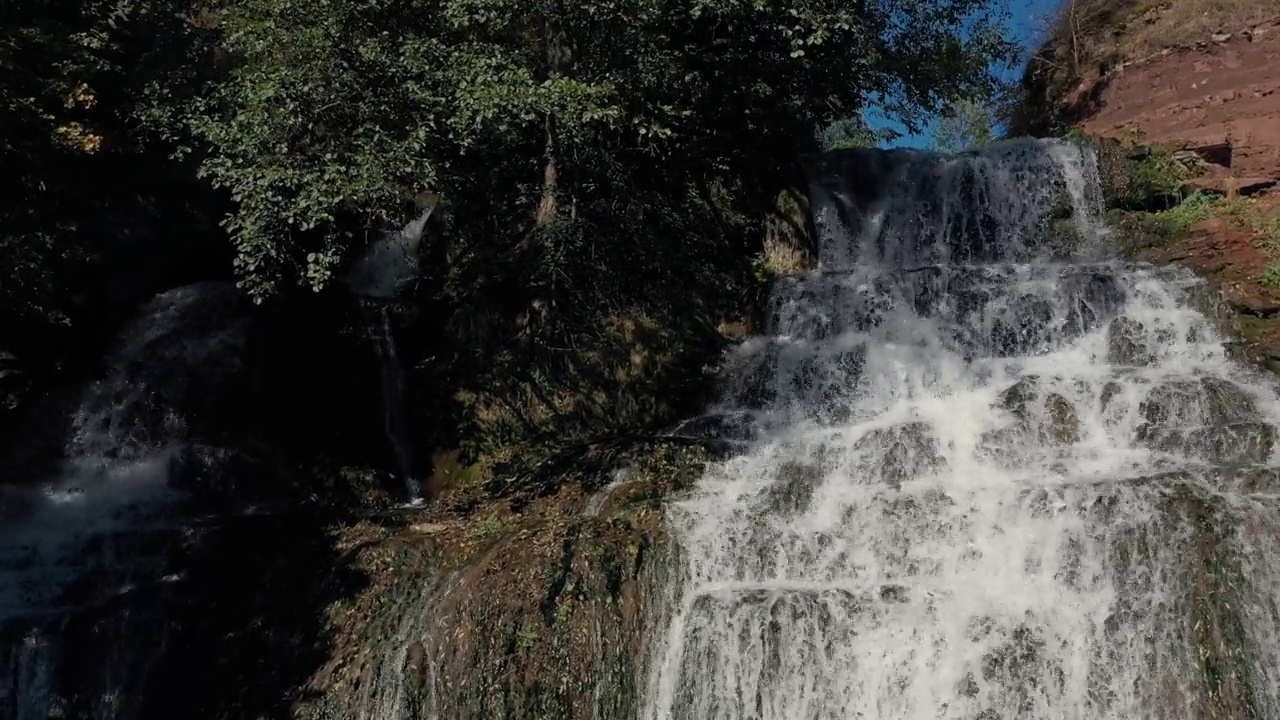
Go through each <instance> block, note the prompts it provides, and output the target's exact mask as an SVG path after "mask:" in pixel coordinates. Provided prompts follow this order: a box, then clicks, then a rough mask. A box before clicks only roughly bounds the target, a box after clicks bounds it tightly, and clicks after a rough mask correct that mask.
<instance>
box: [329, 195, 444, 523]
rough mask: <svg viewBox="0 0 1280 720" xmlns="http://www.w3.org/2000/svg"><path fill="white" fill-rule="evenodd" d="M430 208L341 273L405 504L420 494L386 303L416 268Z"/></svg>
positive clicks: (386, 235) (387, 235) (385, 236)
mask: <svg viewBox="0 0 1280 720" xmlns="http://www.w3.org/2000/svg"><path fill="white" fill-rule="evenodd" d="M433 209H434V207H433V208H432V209H428V210H426V211H425V212H423V214H422V215H421V216H419V217H418V218H417V219H416V220H414V221H413V222H411V223H409V224H408V225H407V226H405V227H404V228H403V229H402V230H400V231H399V232H388V233H383V234H382V235H381V236H380V237H379V238H378V239H377V240H375V241H374V242H373V243H372V244H370V246H369V248H368V249H367V250H366V251H365V254H364V255H363V256H362V257H361V258H360V259H359V260H358V261H357V262H356V263H355V264H354V265H353V266H352V268H351V270H350V271H349V272H348V273H347V276H346V282H347V286H348V287H350V288H351V291H352V292H354V293H355V294H356V295H358V296H359V297H360V298H362V300H361V305H362V307H363V309H364V312H365V316H366V318H365V323H366V326H367V328H368V332H369V335H370V338H371V339H372V341H373V345H374V351H375V353H376V354H377V357H378V370H379V373H380V380H381V385H382V413H383V427H384V429H385V431H386V434H387V441H388V442H389V443H390V444H391V448H392V450H393V451H394V452H395V456H396V463H397V465H398V469H399V471H400V480H401V482H403V483H404V484H405V491H406V493H407V494H408V499H409V501H410V503H415V502H418V501H419V500H420V499H421V497H420V496H421V492H422V491H421V487H420V483H419V482H418V480H417V478H416V476H415V474H414V468H413V453H412V451H411V449H410V447H411V446H410V443H409V425H408V418H407V415H408V413H407V412H406V410H405V381H404V368H403V367H402V366H401V364H400V358H399V352H398V351H397V349H396V339H395V333H394V331H393V328H392V324H391V311H390V307H389V305H388V304H389V303H390V302H391V301H393V300H394V299H395V298H396V296H398V295H399V294H400V293H401V292H403V291H404V289H405V286H406V285H408V284H409V283H410V282H412V281H413V279H414V278H415V277H416V275H417V272H418V249H419V246H420V245H421V243H422V236H423V233H424V232H425V231H426V227H427V222H428V221H429V220H430V219H431V214H432V210H433Z"/></svg>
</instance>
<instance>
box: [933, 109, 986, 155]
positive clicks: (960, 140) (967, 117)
mask: <svg viewBox="0 0 1280 720" xmlns="http://www.w3.org/2000/svg"><path fill="white" fill-rule="evenodd" d="M995 139H996V137H995V129H994V122H993V119H992V113H991V111H990V110H989V109H988V108H987V107H986V105H984V104H983V103H981V102H978V101H976V100H971V99H960V100H957V101H955V102H953V103H951V104H950V105H949V106H948V108H947V110H946V112H944V113H943V115H942V117H941V119H939V120H938V125H937V127H936V128H934V131H933V145H934V148H935V149H936V150H938V151H939V152H943V153H956V152H960V151H961V150H968V149H970V148H979V147H984V146H986V145H990V144H991V143H992V142H994V141H995Z"/></svg>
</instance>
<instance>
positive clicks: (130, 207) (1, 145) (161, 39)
mask: <svg viewBox="0 0 1280 720" xmlns="http://www.w3.org/2000/svg"><path fill="white" fill-rule="evenodd" d="M188 7H189V3H185V2H177V1H176V0H91V1H87V2H70V1H69V0H39V1H37V0H11V1H10V2H5V3H3V4H0V129H2V130H3V132H2V133H0V183H3V194H4V198H5V202H4V204H3V206H0V262H3V264H4V267H5V272H6V280H5V281H4V282H3V283H0V351H6V352H12V353H14V354H15V355H16V357H17V358H18V361H19V362H20V363H22V364H24V365H26V366H28V367H35V368H40V369H41V370H44V369H46V368H48V367H50V366H52V365H54V364H55V362H54V361H55V359H57V353H58V350H59V349H60V348H59V346H61V345H64V344H65V343H66V342H68V337H69V336H70V335H71V334H77V335H78V334H80V333H81V331H82V330H83V328H81V327H79V326H80V325H85V324H88V323H85V322H82V321H83V320H84V317H83V316H85V315H92V314H94V313H100V312H102V308H101V304H100V303H94V302H93V300H92V299H91V296H92V294H91V290H92V289H93V288H94V287H96V286H100V285H101V268H100V267H97V266H96V262H97V260H98V259H99V256H100V255H101V253H102V251H103V250H104V248H105V246H106V245H107V244H109V242H110V239H111V236H112V235H113V234H114V233H116V232H119V234H120V235H122V236H123V235H125V234H132V235H135V236H136V235H139V234H143V233H145V231H146V230H147V228H148V227H149V226H150V225H153V224H154V221H153V218H154V217H155V215H156V213H155V212H154V208H155V207H156V206H164V207H167V208H168V210H169V213H170V214H171V215H172V216H177V215H180V214H181V212H180V211H179V210H178V208H177V206H178V205H179V204H180V203H179V202H176V201H175V200H176V198H175V197H174V195H175V193H174V189H175V187H176V186H181V184H182V183H181V182H174V180H173V178H172V172H171V171H173V170H174V168H173V167H172V166H171V164H170V163H169V162H168V160H167V158H166V156H167V154H168V150H167V149H166V148H163V147H159V146H156V145H154V144H152V143H151V141H150V139H148V138H146V137H144V134H143V133H141V132H140V118H141V115H142V114H143V108H144V106H145V105H146V104H147V103H146V98H147V97H148V96H149V94H150V93H153V92H154V93H156V95H157V96H160V95H165V96H167V97H168V98H170V100H177V99H179V98H181V97H183V95H182V92H181V90H180V88H181V87H183V86H186V85H188V84H189V83H188V81H189V80H190V79H191V78H192V77H193V76H194V75H195V74H196V73H198V72H199V68H200V67H201V63H200V62H197V61H196V58H195V53H196V52H197V51H198V48H199V47H200V44H199V43H198V42H196V39H195V38H196V28H194V27H193V26H192V25H191V24H190V23H189V22H188V19H187V10H188ZM166 104H169V103H166ZM178 172H179V173H181V172H183V171H182V170H181V169H179V170H178ZM186 174H187V175H188V176H190V175H191V173H190V172H189V171H188V172H187V173H186ZM160 196H166V200H168V202H157V198H158V197H160ZM143 218H146V219H143ZM126 225H127V226H128V227H127V229H126V227H125V226H126ZM95 275H96V278H93V279H91V276H95ZM61 349H63V350H65V349H66V348H65V347H63V348H61Z"/></svg>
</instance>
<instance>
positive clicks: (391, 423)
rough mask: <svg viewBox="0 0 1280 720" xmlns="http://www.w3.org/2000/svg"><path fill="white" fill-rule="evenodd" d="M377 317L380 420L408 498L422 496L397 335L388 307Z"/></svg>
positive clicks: (374, 322) (375, 337)
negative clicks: (410, 430) (380, 389)
mask: <svg viewBox="0 0 1280 720" xmlns="http://www.w3.org/2000/svg"><path fill="white" fill-rule="evenodd" d="M376 312H377V319H374V320H371V321H370V322H369V327H370V333H371V334H372V336H373V344H374V349H375V350H376V352H377V355H378V369H379V374H380V376H381V379H382V422H383V428H384V429H385V432H386V434H387V439H388V440H389V441H390V442H391V448H392V449H393V450H394V451H395V455H396V462H397V464H398V465H399V470H400V479H401V480H402V481H403V482H404V484H405V492H406V493H407V494H408V498H409V501H410V502H415V501H418V500H420V499H421V497H422V488H421V487H420V485H419V483H418V481H417V479H416V477H415V476H414V472H413V451H412V449H411V447H410V445H409V423H408V420H407V413H406V408H405V381H404V368H403V367H402V366H401V364H400V357H399V354H398V352H397V350H396V338H395V334H394V332H393V331H392V327H391V311H390V309H389V308H388V307H387V306H386V305H381V306H378V307H377V309H376Z"/></svg>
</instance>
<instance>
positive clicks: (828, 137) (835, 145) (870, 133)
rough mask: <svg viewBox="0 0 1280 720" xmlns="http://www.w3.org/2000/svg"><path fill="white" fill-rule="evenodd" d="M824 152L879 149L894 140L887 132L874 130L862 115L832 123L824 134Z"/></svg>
mask: <svg viewBox="0 0 1280 720" xmlns="http://www.w3.org/2000/svg"><path fill="white" fill-rule="evenodd" d="M821 139H822V149H823V150H852V149H856V148H873V147H878V146H879V145H880V143H882V142H886V141H889V140H892V139H893V136H892V134H891V133H890V132H888V131H887V130H874V129H872V128H871V126H870V125H868V124H867V120H866V118H865V117H863V116H862V115H855V116H854V117H851V118H847V119H845V120H840V121H837V122H835V123H832V124H831V125H830V126H828V127H827V128H826V129H825V130H824V131H823V133H822V138H821Z"/></svg>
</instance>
